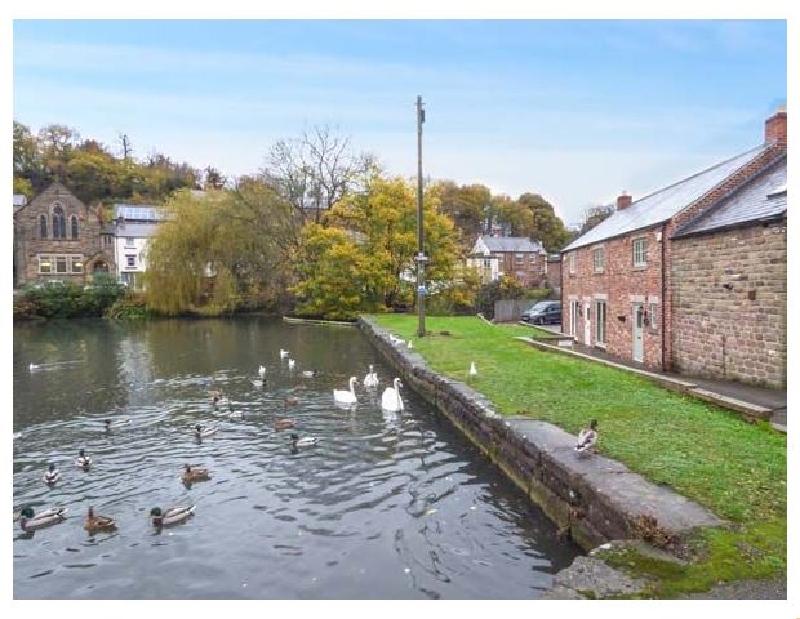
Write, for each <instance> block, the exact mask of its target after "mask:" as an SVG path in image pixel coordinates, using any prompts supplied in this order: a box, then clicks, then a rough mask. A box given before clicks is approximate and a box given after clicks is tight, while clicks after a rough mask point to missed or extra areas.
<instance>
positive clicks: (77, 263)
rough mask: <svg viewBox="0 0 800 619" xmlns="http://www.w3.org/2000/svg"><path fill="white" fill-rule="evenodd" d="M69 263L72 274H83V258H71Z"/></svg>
mask: <svg viewBox="0 0 800 619" xmlns="http://www.w3.org/2000/svg"><path fill="white" fill-rule="evenodd" d="M71 263H72V272H73V273H83V258H80V257H78V256H72V259H71Z"/></svg>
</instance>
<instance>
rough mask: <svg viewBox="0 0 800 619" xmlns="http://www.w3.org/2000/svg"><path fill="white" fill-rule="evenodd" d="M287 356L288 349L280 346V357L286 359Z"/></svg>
mask: <svg viewBox="0 0 800 619" xmlns="http://www.w3.org/2000/svg"><path fill="white" fill-rule="evenodd" d="M288 356H289V351H288V350H284V349H283V348H281V359H286V357H288Z"/></svg>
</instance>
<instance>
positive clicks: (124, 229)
mask: <svg viewBox="0 0 800 619" xmlns="http://www.w3.org/2000/svg"><path fill="white" fill-rule="evenodd" d="M160 225H161V224H160V223H158V222H150V223H148V222H131V221H126V222H125V225H124V226H117V237H119V238H124V237H126V236H127V237H131V238H139V239H141V238H150V237H151V236H153V235H154V234H155V233H156V230H158V227H159V226H160Z"/></svg>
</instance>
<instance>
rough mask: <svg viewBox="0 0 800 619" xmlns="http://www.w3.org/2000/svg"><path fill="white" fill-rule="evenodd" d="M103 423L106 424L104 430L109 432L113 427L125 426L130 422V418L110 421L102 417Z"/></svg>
mask: <svg viewBox="0 0 800 619" xmlns="http://www.w3.org/2000/svg"><path fill="white" fill-rule="evenodd" d="M103 423H104V424H105V425H106V432H111V430H112V429H113V428H121V427H122V426H127V425H129V424H130V423H131V420H130V419H123V420H121V421H115V422H114V423H111V420H110V419H104V420H103Z"/></svg>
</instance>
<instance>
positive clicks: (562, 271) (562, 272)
mask: <svg viewBox="0 0 800 619" xmlns="http://www.w3.org/2000/svg"><path fill="white" fill-rule="evenodd" d="M558 278H559V279H560V280H561V281H560V282H559V284H560V286H561V334H562V335H563V334H564V316H566V315H567V314H566V312H565V311H564V252H563V251H562V252H561V271H560V273H559V276H558Z"/></svg>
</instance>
